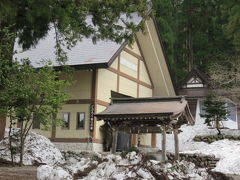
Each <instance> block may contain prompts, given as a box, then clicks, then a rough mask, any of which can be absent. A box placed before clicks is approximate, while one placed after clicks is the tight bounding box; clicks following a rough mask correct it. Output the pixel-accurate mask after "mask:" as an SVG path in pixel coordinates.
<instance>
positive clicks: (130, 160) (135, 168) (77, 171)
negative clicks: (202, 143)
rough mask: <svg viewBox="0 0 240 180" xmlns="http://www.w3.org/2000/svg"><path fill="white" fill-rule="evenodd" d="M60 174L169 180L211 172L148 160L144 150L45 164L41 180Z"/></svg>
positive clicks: (99, 179) (195, 179) (85, 179)
mask: <svg viewBox="0 0 240 180" xmlns="http://www.w3.org/2000/svg"><path fill="white" fill-rule="evenodd" d="M59 171H61V172H59ZM59 174H60V175H61V176H60V175H59ZM56 177H57V179H58V180H65V179H79V180H80V179H81V180H106V179H115V180H125V179H133V178H134V179H145V180H155V179H166V177H168V178H169V179H173V180H182V179H190V180H206V179H208V178H209V177H210V175H209V174H208V173H207V172H206V170H205V169H198V168H196V167H195V165H194V164H193V163H190V162H186V161H181V162H177V163H175V164H170V163H167V164H163V163H160V162H159V161H156V160H149V159H146V156H143V155H142V154H140V153H136V152H130V153H128V154H127V155H126V156H120V155H113V154H109V155H105V156H103V155H98V154H96V156H95V157H94V156H92V158H89V157H82V158H81V160H80V161H78V162H76V161H75V160H74V159H73V158H70V159H69V160H67V161H66V164H63V165H62V166H61V167H59V166H47V165H43V166H40V167H39V168H38V179H39V180H55V179H56ZM209 179H211V178H209Z"/></svg>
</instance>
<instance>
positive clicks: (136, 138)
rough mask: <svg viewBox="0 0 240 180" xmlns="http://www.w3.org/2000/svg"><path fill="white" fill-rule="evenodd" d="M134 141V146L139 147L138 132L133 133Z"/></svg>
mask: <svg viewBox="0 0 240 180" xmlns="http://www.w3.org/2000/svg"><path fill="white" fill-rule="evenodd" d="M131 139H132V140H131V141H132V146H135V147H137V146H138V134H132V137H131Z"/></svg>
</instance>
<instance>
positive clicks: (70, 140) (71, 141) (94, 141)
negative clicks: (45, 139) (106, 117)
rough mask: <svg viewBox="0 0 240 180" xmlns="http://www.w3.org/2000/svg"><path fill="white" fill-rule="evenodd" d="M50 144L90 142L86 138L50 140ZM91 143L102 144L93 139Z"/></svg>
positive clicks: (98, 140) (100, 141)
mask: <svg viewBox="0 0 240 180" xmlns="http://www.w3.org/2000/svg"><path fill="white" fill-rule="evenodd" d="M50 140H51V141H52V142H69V143H88V142H89V141H90V140H89V139H88V138H50ZM92 142H93V143H99V144H102V143H103V141H102V140H101V139H93V140H92Z"/></svg>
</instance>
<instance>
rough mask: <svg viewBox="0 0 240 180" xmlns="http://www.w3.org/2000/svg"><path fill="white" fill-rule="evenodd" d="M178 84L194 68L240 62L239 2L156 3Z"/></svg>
mask: <svg viewBox="0 0 240 180" xmlns="http://www.w3.org/2000/svg"><path fill="white" fill-rule="evenodd" d="M153 8H154V10H155V13H156V14H155V15H156V20H157V23H158V26H159V29H160V34H161V37H162V41H163V43H164V47H165V51H166V54H167V57H168V61H169V62H170V65H171V68H172V70H173V72H174V78H175V81H176V82H179V81H181V80H182V79H183V78H184V77H185V75H186V73H187V72H189V71H190V70H191V69H192V67H194V66H196V67H198V68H200V69H201V70H202V71H205V72H207V69H208V67H209V66H210V65H211V64H212V63H223V62H224V61H235V60H237V59H238V60H239V54H240V1H239V0H153Z"/></svg>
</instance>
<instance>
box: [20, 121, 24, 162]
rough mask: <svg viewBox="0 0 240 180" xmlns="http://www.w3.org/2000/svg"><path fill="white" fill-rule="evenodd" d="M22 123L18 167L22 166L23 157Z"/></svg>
mask: <svg viewBox="0 0 240 180" xmlns="http://www.w3.org/2000/svg"><path fill="white" fill-rule="evenodd" d="M23 131H24V130H23V122H22V123H21V134H20V162H19V166H22V165H23V155H24V132H23Z"/></svg>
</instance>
